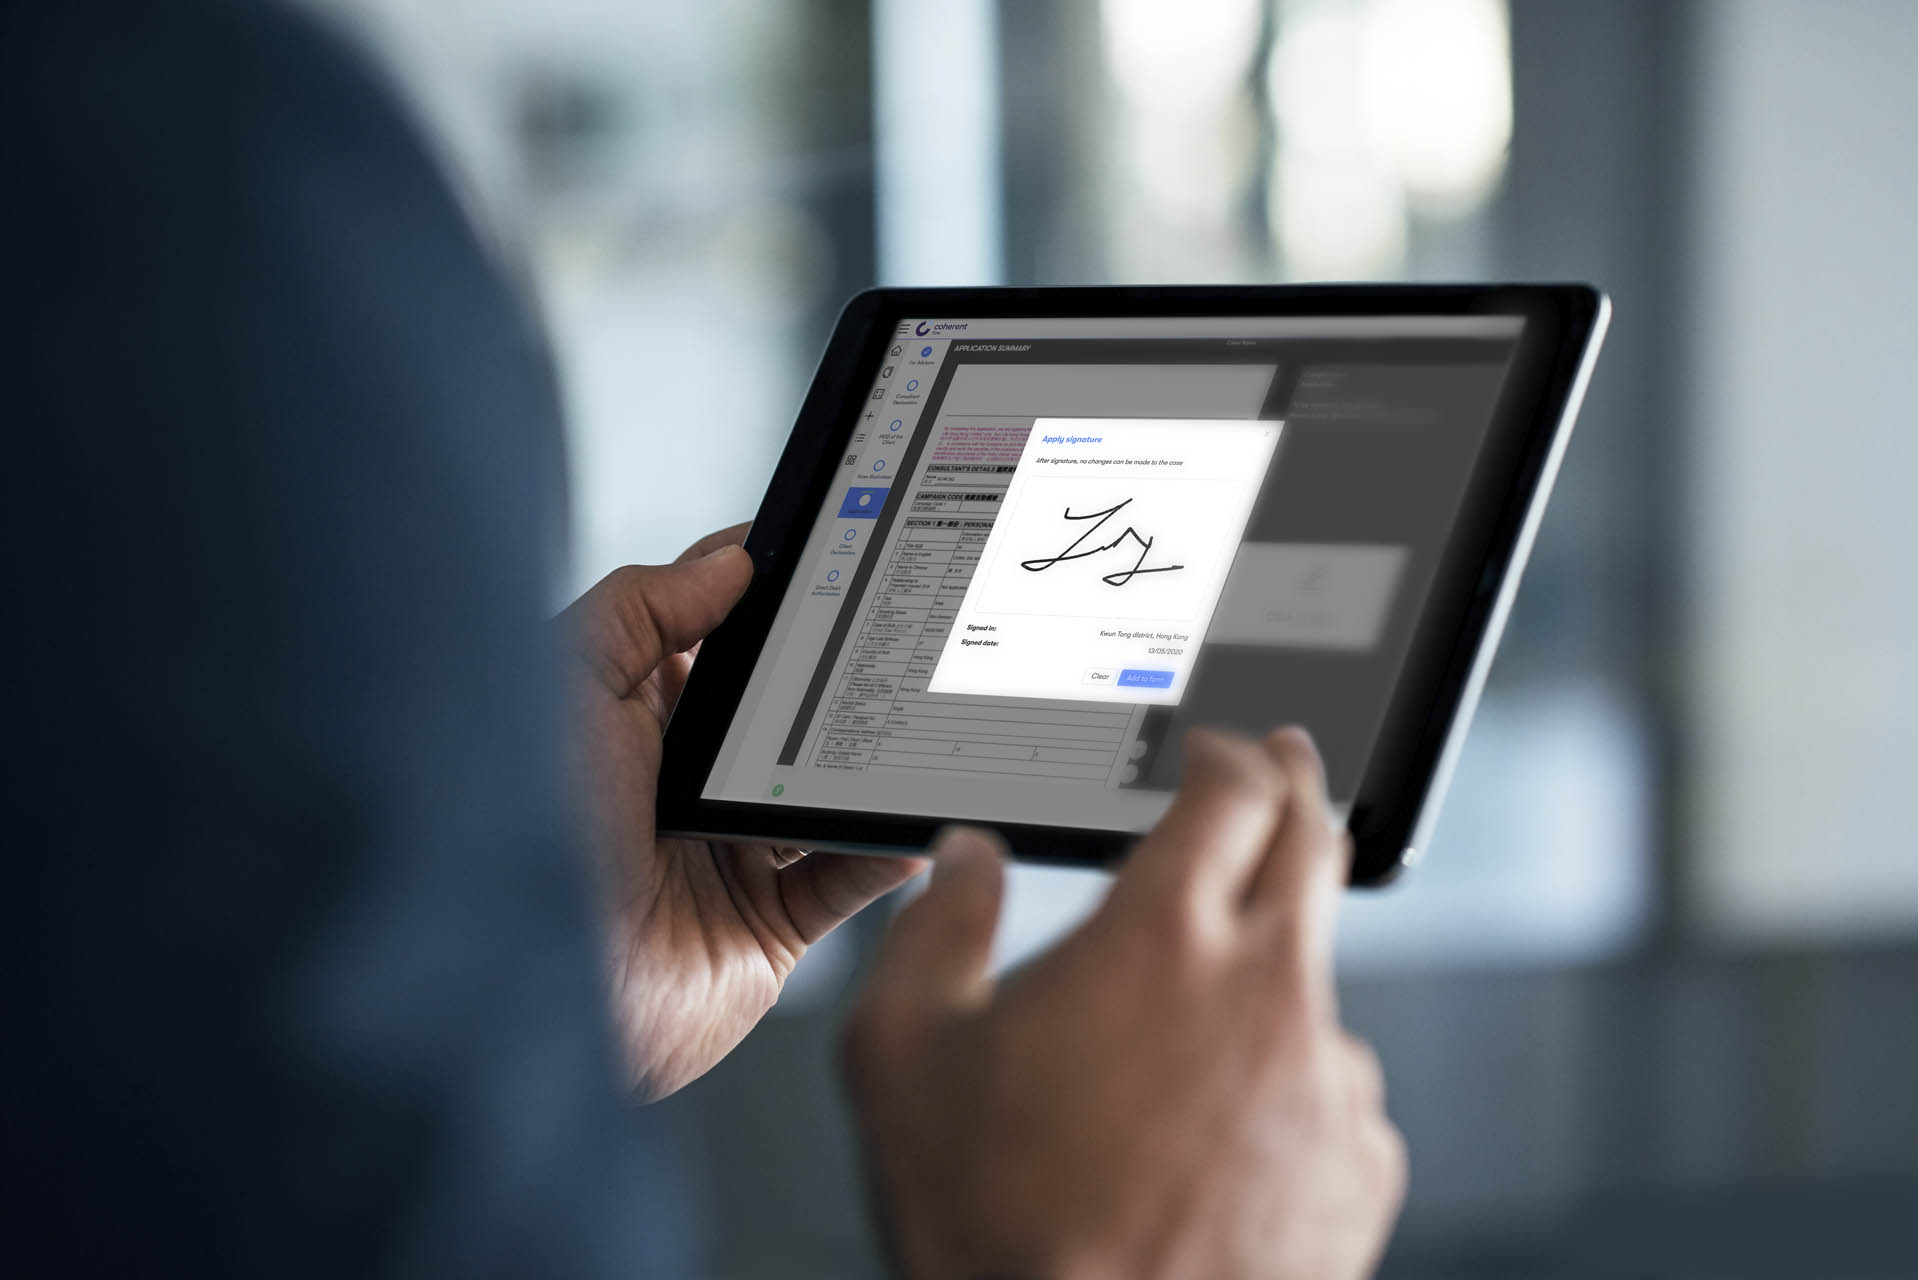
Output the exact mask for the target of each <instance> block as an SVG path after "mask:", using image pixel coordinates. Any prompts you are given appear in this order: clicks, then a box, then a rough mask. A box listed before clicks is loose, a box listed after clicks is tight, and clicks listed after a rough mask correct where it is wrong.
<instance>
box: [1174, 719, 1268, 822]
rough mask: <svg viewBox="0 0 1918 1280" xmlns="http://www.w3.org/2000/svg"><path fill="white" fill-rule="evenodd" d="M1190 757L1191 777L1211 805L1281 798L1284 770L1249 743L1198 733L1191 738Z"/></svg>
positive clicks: (1257, 802) (1253, 803) (1215, 734)
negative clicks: (1205, 791) (1201, 786)
mask: <svg viewBox="0 0 1918 1280" xmlns="http://www.w3.org/2000/svg"><path fill="white" fill-rule="evenodd" d="M1190 754H1191V755H1192V757H1193V762H1194V769H1193V776H1194V778H1195V779H1196V780H1198V781H1199V782H1201V783H1202V784H1204V785H1205V786H1206V788H1207V789H1208V790H1209V791H1211V792H1212V793H1214V794H1213V796H1212V797H1211V798H1212V799H1213V800H1214V801H1215V802H1216V801H1220V800H1223V801H1226V802H1232V803H1241V804H1252V805H1269V804H1275V803H1277V802H1278V801H1279V800H1281V799H1283V798H1284V796H1285V791H1286V777H1285V772H1284V770H1282V769H1281V768H1280V767H1279V765H1278V762H1277V761H1275V760H1273V759H1272V757H1271V756H1269V755H1267V754H1266V753H1265V752H1263V751H1261V750H1259V748H1258V747H1257V746H1256V745H1254V744H1253V743H1251V742H1247V741H1244V740H1243V739H1239V738H1234V737H1228V736H1227V735H1225V734H1222V733H1213V732H1209V731H1201V732H1196V733H1194V734H1193V736H1192V741H1191V747H1190Z"/></svg>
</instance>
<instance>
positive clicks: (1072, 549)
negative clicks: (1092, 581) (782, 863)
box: [1019, 498, 1185, 587]
mask: <svg viewBox="0 0 1918 1280" xmlns="http://www.w3.org/2000/svg"><path fill="white" fill-rule="evenodd" d="M1131 505H1132V499H1130V498H1127V499H1126V500H1125V501H1123V502H1121V503H1119V504H1118V505H1116V506H1111V507H1107V508H1106V509H1105V510H1104V511H1087V512H1084V513H1083V514H1080V515H1074V514H1072V508H1071V507H1067V508H1066V510H1065V518H1066V519H1068V520H1096V521H1097V522H1098V523H1097V524H1094V525H1093V526H1092V527H1091V528H1090V529H1087V530H1086V531H1085V532H1084V533H1082V534H1080V535H1079V536H1078V537H1077V538H1076V539H1074V540H1073V542H1072V544H1071V545H1070V546H1068V547H1067V548H1066V549H1065V550H1064V551H1061V552H1060V553H1059V554H1058V555H1056V556H1046V557H1042V558H1040V559H1036V560H1021V561H1020V562H1019V567H1020V568H1021V569H1024V570H1025V571H1026V572H1027V573H1044V572H1045V571H1046V570H1047V569H1050V568H1052V566H1053V565H1055V564H1063V563H1064V562H1065V561H1067V560H1083V559H1085V558H1086V557H1087V556H1096V555H1098V554H1099V553H1100V552H1102V551H1110V550H1112V549H1113V548H1114V547H1117V546H1120V545H1122V544H1123V543H1125V542H1126V541H1128V540H1130V541H1132V542H1135V543H1137V544H1138V547H1139V558H1138V559H1137V560H1135V561H1134V562H1133V564H1132V567H1131V568H1130V569H1122V570H1120V571H1119V572H1118V573H1108V574H1104V575H1102V576H1101V577H1100V581H1101V582H1104V583H1105V584H1106V585H1107V586H1109V587H1123V586H1124V585H1125V584H1126V583H1128V582H1130V581H1132V579H1133V578H1134V577H1136V576H1138V575H1139V574H1142V573H1172V572H1175V571H1177V570H1179V569H1183V568H1185V566H1184V565H1182V564H1163V565H1154V566H1153V567H1152V568H1150V569H1147V568H1144V567H1143V566H1144V565H1145V558H1146V556H1147V555H1148V554H1149V553H1150V552H1151V551H1152V542H1153V540H1152V539H1151V538H1147V537H1143V536H1141V534H1140V533H1139V531H1138V530H1137V529H1135V528H1133V527H1132V526H1131V525H1127V526H1126V527H1125V532H1124V533H1122V534H1120V535H1119V536H1118V537H1116V538H1114V539H1113V540H1112V541H1110V542H1107V543H1102V544H1101V545H1099V546H1096V547H1087V548H1086V549H1085V550H1084V551H1081V550H1079V544H1080V543H1082V542H1084V541H1085V540H1086V539H1087V538H1090V537H1091V536H1092V535H1093V534H1095V533H1097V532H1099V530H1100V529H1101V528H1102V527H1103V526H1104V525H1105V522H1106V521H1108V520H1110V519H1112V517H1113V516H1116V515H1118V514H1119V512H1121V511H1123V510H1125V509H1126V508H1127V507H1129V506H1131Z"/></svg>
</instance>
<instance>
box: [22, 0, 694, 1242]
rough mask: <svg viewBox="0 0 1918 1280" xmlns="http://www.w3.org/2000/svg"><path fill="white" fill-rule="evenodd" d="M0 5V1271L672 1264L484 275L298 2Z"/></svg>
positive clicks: (551, 505)
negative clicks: (623, 1028) (3, 507)
mask: <svg viewBox="0 0 1918 1280" xmlns="http://www.w3.org/2000/svg"><path fill="white" fill-rule="evenodd" d="M0 27H3V28H4V32H5V39H4V43H3V44H0V137H3V138H4V146H3V147H0V155H3V156H4V161H5V165H6V170H7V173H6V183H5V186H6V194H5V195H4V197H0V199H4V203H5V208H4V213H3V214H0V218H3V219H4V221H3V222H0V228H3V231H4V233H3V234H0V262H4V264H5V265H4V274H3V275H0V291H4V297H3V299H0V309H4V312H5V315H6V319H5V322H4V323H5V325H6V330H5V339H4V347H3V348H0V349H3V350H4V356H0V360H3V361H4V365H3V366H0V367H3V368H4V378H5V385H4V389H3V390H0V396H4V400H3V401H0V403H4V406H5V409H4V412H5V416H6V435H5V438H6V441H7V452H8V455H9V456H8V465H7V468H6V470H7V477H8V478H7V484H6V492H7V495H8V497H7V512H8V515H7V528H6V536H5V547H6V551H5V557H6V558H5V578H4V590H5V592H6V598H7V600H8V607H7V608H6V610H5V615H6V616H7V618H9V619H10V620H9V621H7V622H6V623H5V624H4V626H5V630H6V633H7V644H6V655H7V659H6V662H7V671H6V679H7V684H8V688H9V690H10V693H9V696H8V703H9V706H8V708H7V712H6V718H5V725H6V728H5V735H4V739H5V747H4V751H5V788H6V823H5V842H6V846H7V849H8V852H7V855H6V860H7V862H8V864H9V880H10V881H12V883H11V884H10V886H9V891H8V892H7V894H6V898H5V906H4V908H0V909H3V910H4V912H5V917H4V920H5V932H6V936H7V943H6V945H7V948H8V950H9V952H10V953H13V955H12V959H13V962H12V963H10V964H9V966H8V970H7V984H8V1001H9V1004H10V1005H12V1006H13V1007H14V1010H15V1012H14V1013H13V1015H12V1016H11V1017H10V1018H9V1025H8V1027H7V1039H8V1044H9V1048H8V1051H7V1053H8V1058H9V1059H10V1068H9V1075H12V1076H14V1077H15V1080H14V1083H13V1084H12V1085H11V1087H10V1091H9V1094H8V1097H7V1107H8V1110H9V1111H10V1112H11V1113H13V1116H14V1119H13V1120H10V1121H9V1123H8V1132H7V1136H6V1141H5V1146H6V1148H7V1157H8V1162H9V1165H10V1166H11V1167H12V1168H13V1169H14V1171H15V1172H16V1174H23V1175H25V1177H26V1179H27V1180H28V1181H27V1183H26V1185H28V1186H29V1187H30V1190H29V1191H28V1192H27V1194H26V1196H25V1197H24V1198H23V1199H22V1198H18V1197H17V1196H16V1198H15V1203H14V1204H13V1205H12V1206H11V1207H10V1208H11V1212H12V1213H15V1214H18V1215H19V1223H18V1227H17V1229H10V1230H9V1232H8V1236H9V1238H10V1239H11V1240H14V1241H20V1242H23V1244H22V1245H21V1246H20V1247H19V1248H18V1249H16V1248H15V1246H14V1245H12V1244H10V1245H9V1246H8V1249H9V1253H10V1254H11V1256H10V1257H9V1258H8V1262H7V1269H8V1270H10V1271H12V1270H14V1269H15V1267H16V1266H19V1267H20V1268H21V1269H20V1270H18V1271H17V1272H16V1274H43V1273H46V1272H48V1271H53V1270H70V1271H75V1272H90V1273H100V1272H103V1271H105V1270H106V1269H107V1268H108V1267H112V1268H115V1269H117V1271H118V1273H120V1274H128V1275H152V1274H170V1273H189V1274H213V1273H225V1274H246V1275H261V1276H265V1275H273V1276H285V1275H293V1274H313V1275H327V1276H339V1275H360V1274H368V1273H385V1274H396V1275H409V1276H414V1275H458V1276H483V1275H511V1274H538V1275H599V1274H608V1275H612V1274H619V1275H631V1274H646V1273H649V1272H651V1271H654V1270H656V1269H660V1268H672V1267H674V1265H675V1262H674V1257H673V1255H672V1254H671V1252H670V1248H671V1246H672V1244H673V1241H672V1240H670V1239H667V1238H666V1236H667V1234H668V1230H667V1226H666V1225H665V1224H667V1223H669V1222H671V1223H673V1224H674V1225H677V1223H676V1219H675V1218H674V1214H673V1211H672V1210H671V1208H670V1207H669V1198H668V1190H669V1181H668V1180H667V1179H666V1178H664V1177H662V1176H660V1175H659V1173H658V1171H657V1170H653V1169H651V1168H649V1166H648V1164H647V1162H646V1152H647V1150H648V1148H647V1146H646V1145H645V1144H643V1143H642V1142H641V1141H640V1140H639V1138H640V1135H639V1134H638V1132H637V1126H638V1125H639V1124H640V1113H637V1112H635V1111H634V1110H632V1109H631V1108H629V1107H628V1106H626V1105H625V1103H624V1101H623V1100H622V1099H621V1097H620V1096H619V1092H618V1088H617V1085H616V1072H615V1070H614V1058H613V1048H612V1037H611V1035H610V1032H609V1028H608V1026H607V1023H606V1017H605V1012H604V1006H603V1002H602V992H601V989H600V985H599V957H600V954H601V951H600V947H599V945H598V943H597V942H596V940H595V931H594V923H595V922H594V917H593V913H592V909H591V903H590V899H589V882H588V877H587V875H586V870H585V867H584V864H583V861H582V858H581V853H580V848H579V839H578V836H577V834H576V831H577V825H578V824H577V823H576V821H575V815H574V813H573V812H572V808H571V805H570V803H569V799H568V797H569V790H568V786H567V781H566V779H565V777H564V776H563V773H562V766H561V760H562V753H561V751H560V748H559V743H560V737H561V733H562V731H563V726H562V724H561V723H560V713H561V700H560V699H559V698H558V697H556V692H555V683H556V682H555V668H554V662H553V658H552V655H551V654H550V653H549V647H550V636H549V635H548V628H547V626H546V625H545V624H544V623H543V621H542V613H543V610H544V607H545V606H546V605H547V604H548V603H549V602H550V599H551V595H550V591H551V588H550V584H549V582H548V581H547V569H548V566H549V565H550V564H551V562H552V559H553V557H552V555H551V552H552V550H553V548H554V546H555V542H554V533H555V530H556V529H557V528H558V527H559V524H560V514H559V511H558V509H557V505H556V500H557V498H558V495H559V493H560V479H559V478H560V476H561V474H562V465H561V457H560V435H559V429H558V423H557V415H556V412H555V401H554V397H553V395H552V392H551V385H550V380H549V378H548V376H547V371H546V367H545V365H544V364H543V362H542V361H541V360H540V359H539V358H538V354H537V347H536V344H535V343H534V342H533V341H532V336H531V333H530V331H529V327H528V325H527V324H526V322H525V313H524V311H523V309H522V308H521V307H520V306H519V305H518V303H517V300H516V298H515V296H514V294H513V293H512V291H511V290H510V289H509V288H508V287H507V285H506V284H505V282H504V281H503V279H502V276H501V273H500V272H499V271H498V270H497V269H496V268H495V266H494V264H493V263H492V262H491V261H489V259H488V256H487V254H486V253H485V252H484V251H483V248H482V246H481V244H480V243H479V242H478V240H477V238H476V237H475V235H474V234H473V232H472V230H471V229H470V227H469V226H468V223H467V221H466V219H465V218H464V217H463V216H462V211H461V209H460V207H459V206H458V203H457V202H456V200H455V199H454V198H453V196H452V194H451V192H450V190H449V187H448V184H447V182H446V181H445V180H444V179H443V177H442V175H441V174H440V173H439V172H438V171H437V170H436V168H435V166H434V164H433V163H432V162H431V160H430V159H429V157H428V155H427V153H426V151H425V149H424V148H423V147H422V145H421V143H420V141H419V138H418V136H417V134H416V132H415V131H414V130H413V128H411V127H410V125H409V122H408V121H407V120H406V119H405V117H404V115H403V113H402V112H401V111H400V110H399V109H397V108H396V106H395V104H394V101H393V100H392V98H391V96H390V95H389V94H387V93H386V92H384V91H383V88H382V86H381V85H380V84H379V83H378V82H377V80H376V78H375V77H373V76H372V75H371V74H370V73H369V72H368V70H367V69H366V68H365V67H364V66H363V65H362V64H360V63H359V62H358V61H356V60H355V59H353V58H352V57H350V56H348V54H347V52H346V51H345V50H344V49H343V48H342V47H340V46H339V45H338V44H337V43H336V42H335V41H333V40H332V39H330V38H329V37H328V36H326V35H325V34H323V33H322V32H320V31H319V30H317V29H316V28H315V27H314V26H313V25H312V24H311V23H310V22H309V21H308V20H306V19H304V18H301V17H299V16H297V15H295V14H293V13H291V12H289V11H286V10H282V9H280V8H278V7H275V6H267V5H263V4H257V3H245V2H243V0H190V2H188V0H170V2H163V0H128V2H126V3H108V2H105V0H47V2H46V3H40V2H38V0H12V2H11V3H10V4H8V5H7V6H5V12H4V16H3V17H0ZM14 1185H15V1186H16V1187H18V1186H21V1185H22V1183H20V1182H17V1181H16V1182H15V1183H14ZM675 1234H676V1233H675Z"/></svg>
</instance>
